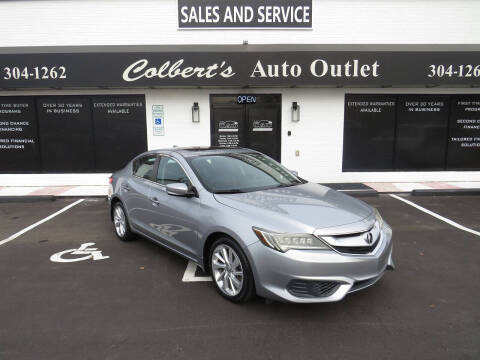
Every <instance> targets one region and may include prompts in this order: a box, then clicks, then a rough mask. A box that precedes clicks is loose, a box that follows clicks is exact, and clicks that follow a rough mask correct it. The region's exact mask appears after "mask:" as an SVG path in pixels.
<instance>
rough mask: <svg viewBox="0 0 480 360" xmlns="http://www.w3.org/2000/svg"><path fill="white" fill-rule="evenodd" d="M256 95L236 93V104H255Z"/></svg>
mask: <svg viewBox="0 0 480 360" xmlns="http://www.w3.org/2000/svg"><path fill="white" fill-rule="evenodd" d="M256 102H257V97H256V96H255V95H238V96H237V104H256Z"/></svg>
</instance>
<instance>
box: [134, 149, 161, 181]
mask: <svg viewBox="0 0 480 360" xmlns="http://www.w3.org/2000/svg"><path fill="white" fill-rule="evenodd" d="M148 157H155V162H154V163H153V168H152V173H153V177H155V169H156V168H157V166H158V156H157V154H145V155H140V156H139V157H137V158H135V159H134V160H133V162H132V176H135V177H136V178H137V179H142V180H147V181H152V182H153V180H152V179H147V178H145V177H141V176H138V175H137V174H136V172H137V170H138V167H137V164H138V162H140V161H141V160H142V159H145V158H148Z"/></svg>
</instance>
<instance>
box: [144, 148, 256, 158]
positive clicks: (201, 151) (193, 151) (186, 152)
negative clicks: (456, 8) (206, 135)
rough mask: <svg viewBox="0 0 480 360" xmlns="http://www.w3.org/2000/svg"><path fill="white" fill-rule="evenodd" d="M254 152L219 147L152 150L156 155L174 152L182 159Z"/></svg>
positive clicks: (244, 149)
mask: <svg viewBox="0 0 480 360" xmlns="http://www.w3.org/2000/svg"><path fill="white" fill-rule="evenodd" d="M254 151H255V150H251V149H247V148H238V147H231V148H226V147H219V146H205V147H198V146H197V147H175V148H170V149H158V150H153V152H156V153H162V152H163V153H171V152H175V153H178V154H180V155H182V156H183V157H194V156H200V155H213V154H232V153H244V152H254Z"/></svg>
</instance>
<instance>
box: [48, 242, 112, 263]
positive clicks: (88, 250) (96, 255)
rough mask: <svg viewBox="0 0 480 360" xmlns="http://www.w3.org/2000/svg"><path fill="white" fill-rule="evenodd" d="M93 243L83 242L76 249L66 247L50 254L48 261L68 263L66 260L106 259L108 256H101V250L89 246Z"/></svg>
mask: <svg viewBox="0 0 480 360" xmlns="http://www.w3.org/2000/svg"><path fill="white" fill-rule="evenodd" d="M93 245H95V243H93V242H89V243H84V244H82V245H80V247H79V248H78V249H68V250H63V251H60V252H58V253H56V254H53V255H52V256H50V261H53V262H60V263H68V262H75V261H83V260H89V259H92V260H103V259H108V258H109V257H110V256H103V255H102V250H98V249H97V248H92V247H90V246H93ZM66 254H69V255H82V256H79V257H67V258H64V257H63V255H66Z"/></svg>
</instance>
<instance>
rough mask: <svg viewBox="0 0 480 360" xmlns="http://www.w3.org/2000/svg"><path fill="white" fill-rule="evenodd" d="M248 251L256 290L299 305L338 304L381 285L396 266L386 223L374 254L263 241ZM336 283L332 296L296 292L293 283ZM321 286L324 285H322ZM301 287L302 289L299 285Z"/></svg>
mask: <svg viewBox="0 0 480 360" xmlns="http://www.w3.org/2000/svg"><path fill="white" fill-rule="evenodd" d="M248 252H249V255H250V257H251V260H252V261H251V263H252V265H253V272H254V277H255V286H256V291H257V294H258V295H259V296H263V297H265V298H269V299H274V300H280V301H290V302H297V303H317V302H331V301H338V300H341V299H342V298H343V297H345V295H346V294H348V293H350V292H354V291H358V290H361V289H364V288H366V287H368V286H371V285H373V284H374V283H375V282H377V281H378V280H379V279H380V278H381V277H382V276H383V273H384V272H385V270H386V268H387V266H390V267H393V261H392V230H391V228H390V227H389V226H388V225H387V224H386V223H384V226H383V227H382V231H381V238H380V240H379V242H378V245H377V247H376V248H375V250H374V251H373V252H372V253H370V254H365V255H353V254H343V253H339V252H336V251H334V250H289V251H287V252H285V253H282V252H279V251H276V250H273V249H271V248H268V247H267V246H265V245H263V244H262V243H260V242H256V243H254V244H251V245H250V246H249V247H248ZM302 283H303V284H314V285H315V286H316V287H317V288H318V286H324V285H327V286H328V284H327V283H331V284H335V286H334V287H330V288H331V289H330V290H331V291H330V293H328V292H327V295H326V296H325V295H323V296H312V295H311V294H310V295H309V296H307V297H305V296H301V295H299V293H298V292H295V291H292V284H294V285H295V286H297V285H298V284H302ZM318 284H320V285H318ZM297 287H298V286H297Z"/></svg>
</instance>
